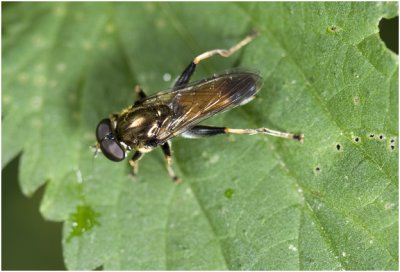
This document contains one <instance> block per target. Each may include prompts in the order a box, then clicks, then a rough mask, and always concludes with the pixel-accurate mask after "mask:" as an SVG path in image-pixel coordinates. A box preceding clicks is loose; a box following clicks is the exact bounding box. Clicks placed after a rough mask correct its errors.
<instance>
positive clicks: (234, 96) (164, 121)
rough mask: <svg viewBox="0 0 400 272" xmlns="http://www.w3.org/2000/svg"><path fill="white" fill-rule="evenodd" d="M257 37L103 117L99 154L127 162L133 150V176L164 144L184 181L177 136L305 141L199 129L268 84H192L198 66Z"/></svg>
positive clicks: (255, 80)
mask: <svg viewBox="0 0 400 272" xmlns="http://www.w3.org/2000/svg"><path fill="white" fill-rule="evenodd" d="M256 35H257V33H256V32H252V33H251V34H250V35H248V36H246V37H245V38H244V39H243V40H242V41H240V42H239V43H237V44H236V45H234V46H233V47H231V48H230V49H227V50H225V49H214V50H210V51H207V52H205V53H203V54H200V55H198V56H197V57H196V58H194V59H193V61H192V62H191V63H190V64H189V65H188V66H187V67H186V69H185V70H184V71H183V73H182V74H181V76H180V77H179V78H178V79H177V80H176V82H175V84H174V86H173V87H172V89H171V90H169V91H166V92H160V93H157V94H155V95H152V96H149V97H148V96H146V94H145V93H144V91H143V90H142V89H141V88H140V86H136V88H135V92H136V93H137V95H138V97H139V99H138V100H137V101H136V102H135V103H134V104H133V105H132V106H130V107H128V108H126V109H123V110H122V111H121V112H119V113H114V114H111V115H110V117H109V118H106V119H103V120H101V121H100V123H99V124H98V125H97V128H96V138H97V143H96V152H97V151H99V150H101V151H102V153H103V154H104V155H105V156H106V157H107V158H108V159H110V160H112V161H122V160H123V159H125V157H126V155H127V152H128V151H134V154H133V156H132V158H131V159H130V160H129V164H130V165H131V167H132V174H133V175H136V174H137V171H138V161H139V159H140V158H141V157H142V156H143V154H144V153H147V152H149V151H151V150H153V149H154V148H156V147H158V146H161V148H162V151H163V153H164V156H165V160H166V168H167V171H168V174H169V175H170V176H171V177H172V179H173V180H174V181H176V182H179V181H180V179H179V178H178V176H177V175H176V174H175V172H174V171H173V169H172V167H171V163H172V157H171V148H170V140H171V139H172V138H173V137H175V136H182V137H186V138H202V137H207V136H214V135H218V134H228V133H231V134H247V135H254V134H259V133H261V134H268V135H273V136H277V137H282V138H288V139H295V140H299V141H301V142H302V141H303V138H304V136H303V134H292V133H286V132H280V131H275V130H271V129H268V128H256V129H233V128H226V127H212V126H202V125H198V123H200V122H201V121H203V120H205V119H207V118H209V117H211V116H213V115H215V114H217V113H220V112H223V111H227V110H230V109H232V108H234V107H236V106H241V105H244V104H246V103H248V102H250V101H251V100H252V99H253V98H254V97H255V95H256V94H257V93H258V91H259V90H260V89H261V86H262V78H261V76H260V75H259V74H257V73H251V72H245V71H232V72H230V73H225V74H220V75H215V76H213V77H210V78H207V79H204V80H201V81H198V82H195V83H189V80H190V77H191V76H192V75H193V73H194V71H195V69H196V66H197V64H199V62H200V61H202V60H205V59H207V58H209V57H212V56H215V55H220V56H222V57H229V56H231V55H232V54H233V53H235V52H236V51H238V50H239V49H240V48H242V47H243V46H245V45H247V44H248V43H250V42H251V41H252V40H253V39H254V38H255V37H256Z"/></svg>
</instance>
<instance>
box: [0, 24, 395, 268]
mask: <svg viewBox="0 0 400 272" xmlns="http://www.w3.org/2000/svg"><path fill="white" fill-rule="evenodd" d="M398 20H399V19H398V17H396V18H394V19H391V20H386V19H382V20H381V22H380V29H381V31H380V34H381V37H382V39H383V40H384V41H385V44H386V45H387V47H388V48H390V49H391V50H392V51H394V52H395V53H397V54H398V39H399V37H398V24H399V22H398ZM2 53H3V54H7V52H2ZM93 129H94V128H93ZM19 158H20V157H17V158H15V159H14V160H13V161H11V162H10V163H9V164H8V165H7V166H6V167H5V168H4V169H3V170H2V270H62V269H65V266H64V263H63V258H62V249H61V228H62V224H61V223H54V222H48V221H45V220H44V219H43V218H42V217H41V215H40V213H39V203H40V199H41V197H42V193H43V189H42V190H39V192H37V193H36V194H35V195H34V196H33V197H32V198H26V197H25V196H23V195H22V193H21V191H20V188H19V185H18V165H19Z"/></svg>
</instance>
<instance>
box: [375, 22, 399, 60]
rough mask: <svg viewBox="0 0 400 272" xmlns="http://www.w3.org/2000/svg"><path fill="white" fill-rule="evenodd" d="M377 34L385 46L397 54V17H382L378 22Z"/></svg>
mask: <svg viewBox="0 0 400 272" xmlns="http://www.w3.org/2000/svg"><path fill="white" fill-rule="evenodd" d="M379 30H380V31H379V35H380V36H381V39H382V40H383V42H384V43H385V44H386V47H387V48H389V49H390V50H392V51H393V52H395V53H396V54H399V34H398V33H399V17H398V16H397V17H395V18H392V19H385V18H382V19H381V21H380V22H379Z"/></svg>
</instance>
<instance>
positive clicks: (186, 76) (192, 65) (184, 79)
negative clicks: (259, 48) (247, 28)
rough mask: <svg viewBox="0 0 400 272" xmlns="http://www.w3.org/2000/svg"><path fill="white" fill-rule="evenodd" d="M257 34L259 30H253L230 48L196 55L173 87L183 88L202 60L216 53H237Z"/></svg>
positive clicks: (225, 55) (221, 54)
mask: <svg viewBox="0 0 400 272" xmlns="http://www.w3.org/2000/svg"><path fill="white" fill-rule="evenodd" d="M256 36H257V32H256V31H253V32H251V33H250V34H249V35H247V36H246V37H245V38H244V39H243V40H241V41H240V42H239V43H237V44H235V45H234V46H232V47H231V48H229V49H214V50H210V51H207V52H204V53H203V54H200V55H198V56H197V57H195V58H194V59H193V61H192V62H191V63H190V64H189V66H187V67H186V69H185V70H184V71H183V73H182V74H181V76H180V77H179V78H178V80H177V81H176V82H175V85H174V87H173V89H175V90H176V89H179V88H182V87H184V86H185V85H186V84H187V83H188V82H189V80H190V77H191V76H192V75H193V73H194V71H195V69H196V65H197V64H198V63H199V62H200V61H202V60H205V59H208V58H210V57H212V56H215V55H220V56H221V57H225V58H227V57H229V56H230V55H232V54H233V53H235V52H236V51H238V50H239V49H240V48H242V47H243V46H245V45H246V44H248V43H250V42H251V41H252V40H253V39H254V38H255V37H256Z"/></svg>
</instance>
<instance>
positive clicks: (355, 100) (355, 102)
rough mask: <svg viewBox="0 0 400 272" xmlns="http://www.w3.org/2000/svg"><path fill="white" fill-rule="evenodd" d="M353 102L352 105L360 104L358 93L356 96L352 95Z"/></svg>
mask: <svg viewBox="0 0 400 272" xmlns="http://www.w3.org/2000/svg"><path fill="white" fill-rule="evenodd" d="M353 103H354V105H356V106H357V105H358V104H360V97H359V96H358V95H356V96H354V97H353Z"/></svg>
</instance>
